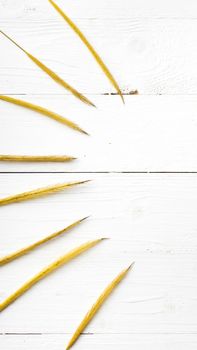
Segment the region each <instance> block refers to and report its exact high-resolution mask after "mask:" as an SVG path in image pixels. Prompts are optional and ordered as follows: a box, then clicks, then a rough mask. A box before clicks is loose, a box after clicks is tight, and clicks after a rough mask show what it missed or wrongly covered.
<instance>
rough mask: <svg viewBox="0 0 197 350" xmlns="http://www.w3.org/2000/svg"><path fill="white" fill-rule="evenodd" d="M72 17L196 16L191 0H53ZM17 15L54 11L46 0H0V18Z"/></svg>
mask: <svg viewBox="0 0 197 350" xmlns="http://www.w3.org/2000/svg"><path fill="white" fill-rule="evenodd" d="M56 2H57V4H58V5H59V6H60V7H62V8H63V9H64V10H65V11H67V13H68V14H69V15H70V16H72V17H78V18H87V17H93V18H104V17H107V18H121V17H124V18H125V17H128V16H129V17H149V18H158V17H159V18H191V19H193V18H197V7H196V1H195V0H189V1H186V0H173V1H170V0H166V1H163V0H149V1H146V0H133V1H130V0H123V1H119V0H108V1H107V2H106V1H105V0H100V1H98V2H94V3H93V2H92V3H91V2H90V1H89V0H75V1H72V0H67V1H66V2H65V1H64V0H56ZM19 17H20V18H21V19H23V20H27V21H28V20H38V19H39V20H40V19H42V18H45V19H51V18H54V11H53V10H52V9H51V6H50V5H49V4H48V3H47V1H39V0H20V3H18V4H17V3H16V2H15V1H14V0H6V1H4V0H0V18H2V19H4V18H19Z"/></svg>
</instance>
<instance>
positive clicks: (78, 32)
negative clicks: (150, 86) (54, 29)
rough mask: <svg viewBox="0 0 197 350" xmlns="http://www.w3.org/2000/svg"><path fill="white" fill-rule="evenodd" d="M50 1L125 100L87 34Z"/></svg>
mask: <svg viewBox="0 0 197 350" xmlns="http://www.w3.org/2000/svg"><path fill="white" fill-rule="evenodd" d="M49 2H50V3H51V5H52V6H53V7H54V8H55V9H56V10H57V12H58V13H59V14H60V15H61V16H62V17H63V18H64V19H65V21H66V22H67V23H68V25H69V26H70V27H71V28H72V29H73V30H74V32H75V33H76V34H77V35H78V37H79V38H80V39H81V41H82V42H83V43H84V44H85V46H86V47H87V48H88V50H89V51H90V53H91V54H92V56H93V57H94V58H95V60H96V62H97V63H98V65H99V66H100V68H101V69H102V71H103V72H104V74H105V75H106V77H107V78H108V79H109V81H110V82H111V84H112V85H113V87H114V88H115V90H116V91H117V93H118V94H119V95H120V97H121V99H122V101H123V102H124V98H123V95H122V92H121V90H120V87H119V85H118V83H117V81H116V80H115V78H114V77H113V75H112V74H111V72H110V71H109V69H108V68H107V66H106V64H105V63H104V62H103V60H102V58H101V57H100V56H99V54H98V53H97V52H96V50H95V49H94V48H93V46H92V45H91V44H90V42H89V41H88V40H87V38H86V37H85V35H84V34H83V33H82V32H81V30H80V29H79V28H78V27H77V26H76V24H75V23H74V22H73V21H72V20H71V19H70V18H69V17H68V16H67V15H66V14H65V12H63V11H62V9H61V8H60V7H59V6H58V5H57V4H56V3H55V2H54V1H53V0H49Z"/></svg>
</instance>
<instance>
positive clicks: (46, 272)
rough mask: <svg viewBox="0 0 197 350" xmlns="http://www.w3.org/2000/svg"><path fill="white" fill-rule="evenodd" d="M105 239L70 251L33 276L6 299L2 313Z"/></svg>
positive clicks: (0, 308) (2, 304) (1, 308)
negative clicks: (37, 284)
mask: <svg viewBox="0 0 197 350" xmlns="http://www.w3.org/2000/svg"><path fill="white" fill-rule="evenodd" d="M102 240H103V238H100V239H97V240H94V241H89V242H86V243H84V244H82V245H80V246H79V247H77V248H74V249H73V250H71V251H69V252H68V253H66V254H65V255H63V256H61V257H60V258H59V259H57V260H55V261H54V262H53V263H52V264H50V265H48V266H47V267H45V268H44V269H42V270H41V271H40V272H39V273H37V274H36V275H35V276H33V277H32V278H31V279H30V280H28V281H27V282H25V283H24V284H23V285H22V286H21V287H20V288H19V289H17V290H16V291H15V292H14V293H13V294H11V295H10V296H9V297H8V298H7V299H5V300H4V301H3V302H2V303H1V304H0V311H2V310H4V309H5V308H6V307H8V306H9V305H10V304H11V303H13V302H14V301H15V300H16V299H18V298H19V297H20V296H21V295H23V294H24V293H25V292H26V291H28V290H29V289H30V288H31V287H32V286H33V285H34V284H36V283H37V282H39V281H40V280H42V279H43V278H44V277H46V276H47V275H49V274H50V273H52V272H53V271H55V270H56V269H58V268H59V267H60V266H62V265H64V264H66V263H67V262H69V261H70V260H72V259H74V258H75V257H77V256H78V255H80V254H82V253H83V252H85V251H86V250H88V249H90V248H92V247H94V246H95V245H96V244H97V243H99V242H101V241H102Z"/></svg>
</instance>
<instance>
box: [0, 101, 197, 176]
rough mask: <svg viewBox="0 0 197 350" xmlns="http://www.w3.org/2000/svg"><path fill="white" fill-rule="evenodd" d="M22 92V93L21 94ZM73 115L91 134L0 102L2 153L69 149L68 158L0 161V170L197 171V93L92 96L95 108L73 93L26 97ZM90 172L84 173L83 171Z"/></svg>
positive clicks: (0, 144) (45, 151)
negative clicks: (80, 102)
mask: <svg viewBox="0 0 197 350" xmlns="http://www.w3.org/2000/svg"><path fill="white" fill-rule="evenodd" d="M25 98H26V97H24V99H25ZM28 101H31V102H33V103H38V104H41V105H43V106H47V107H48V108H51V109H54V110H56V111H57V112H58V113H61V114H63V115H65V116H66V117H68V118H71V119H72V120H73V121H75V122H76V123H78V124H80V125H81V126H82V128H84V129H85V130H87V132H88V133H89V134H90V136H86V135H80V134H79V135H78V134H76V133H75V132H74V131H72V130H69V129H68V128H64V126H62V125H59V124H58V123H56V122H54V121H53V120H48V119H47V118H46V119H45V118H42V116H40V115H38V114H36V113H34V112H31V111H26V110H24V109H23V108H20V107H16V106H13V105H10V104H7V103H6V102H3V101H0V113H1V118H0V139H1V142H0V154H24V153H25V154H32V155H33V154H35V155H36V154H39V153H42V154H46V155H47V154H62V153H65V154H71V155H72V156H74V157H77V158H78V159H77V160H75V161H73V162H71V163H49V164H46V163H44V164H42V163H35V164H34V163H33V164H32V163H29V164H25V163H20V164H19V163H8V162H5V163H3V162H1V163H0V170H1V171H26V172H29V171H45V172H47V171H66V172H83V171H85V172H95V171H100V172H103V171H104V172H105V171H112V172H113V171H114V172H117V171H145V172H149V171H197V162H196V159H197V138H196V135H197V118H196V111H197V98H196V97H195V96H126V104H125V106H123V105H122V104H121V101H120V99H119V98H118V96H105V97H104V96H94V101H95V102H96V104H97V105H98V106H99V108H98V109H97V110H93V109H91V108H90V109H88V108H86V106H81V105H80V107H79V106H78V105H77V104H75V101H74V100H73V98H72V97H69V98H65V97H64V96H43V95H42V96H40V95H39V96H28ZM87 176H88V175H87Z"/></svg>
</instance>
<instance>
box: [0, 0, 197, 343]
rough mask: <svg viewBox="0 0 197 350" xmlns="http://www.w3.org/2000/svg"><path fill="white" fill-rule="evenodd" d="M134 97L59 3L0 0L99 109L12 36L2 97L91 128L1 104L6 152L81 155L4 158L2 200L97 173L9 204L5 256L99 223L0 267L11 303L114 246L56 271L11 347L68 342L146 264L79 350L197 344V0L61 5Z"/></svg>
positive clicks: (2, 13) (2, 64) (10, 323)
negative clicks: (100, 63) (69, 255)
mask: <svg viewBox="0 0 197 350" xmlns="http://www.w3.org/2000/svg"><path fill="white" fill-rule="evenodd" d="M58 4H59V5H60V6H61V7H62V8H63V9H64V10H65V11H66V12H67V14H68V15H70V16H71V17H72V18H73V19H74V20H75V22H76V23H77V24H79V26H80V28H81V29H82V30H83V31H84V33H85V34H86V35H87V36H88V38H89V39H90V41H91V42H92V43H93V44H94V46H95V47H96V48H97V49H98V51H99V53H100V54H101V56H102V57H103V58H104V60H105V62H106V63H107V64H108V65H109V67H110V68H111V70H112V72H113V73H114V75H115V76H116V77H117V79H118V81H119V82H120V85H121V88H122V90H123V91H124V92H125V93H126V94H129V92H130V91H132V90H136V89H137V90H138V92H139V95H126V96H125V100H126V105H125V106H123V105H122V104H121V100H120V98H119V97H118V96H112V95H106V94H110V93H111V92H112V91H113V90H112V88H111V86H110V85H109V83H108V81H107V80H106V79H105V77H104V76H103V75H102V73H101V72H100V70H99V68H98V67H97V65H96V63H95V62H94V60H93V59H92V57H91V56H90V54H89V53H88V52H87V50H86V49H85V48H84V47H83V45H82V44H81V43H80V41H79V39H78V38H77V37H76V35H75V34H74V33H73V32H72V31H71V30H70V29H69V28H68V26H67V25H66V23H65V22H64V21H63V20H62V19H61V17H59V16H58V14H57V13H56V12H55V11H54V10H53V8H52V7H51V6H50V5H49V3H48V2H47V1H44V0H42V1H38V0H20V1H14V0H13V1H12V0H0V27H1V29H2V30H4V31H5V32H7V33H8V34H9V35H10V36H12V37H13V38H14V39H15V40H16V41H17V42H18V43H20V44H21V45H22V46H24V47H25V48H26V49H27V50H29V51H30V52H31V53H32V54H34V55H35V56H37V57H38V58H40V59H41V60H42V61H43V62H44V63H46V64H47V65H48V66H50V67H51V68H52V69H54V70H55V71H56V72H57V73H59V74H60V75H61V76H62V77H64V78H65V80H67V81H68V82H69V83H71V84H73V85H74V86H75V87H76V88H78V89H80V90H81V91H82V92H83V93H86V95H87V96H88V97H89V98H90V99H92V101H93V102H95V103H96V105H97V106H98V109H97V110H95V109H91V108H89V107H87V106H85V105H82V104H81V103H80V102H78V101H77V100H76V99H75V98H74V97H72V96H69V95H68V94H67V92H65V90H64V89H62V88H61V87H60V86H58V85H57V84H56V83H55V82H53V81H52V80H50V78H48V77H47V76H46V75H45V74H44V73H43V72H42V71H40V70H39V69H38V68H37V67H36V66H35V65H34V64H33V63H32V62H31V61H30V60H28V58H27V57H26V56H25V55H24V54H23V53H22V52H20V51H19V50H18V49H17V48H16V47H14V46H13V45H12V44H11V43H10V42H9V41H8V40H6V39H5V38H4V37H2V36H1V37H0V39H1V40H0V93H2V94H10V95H13V96H18V97H20V98H23V99H25V100H27V101H31V102H33V103H37V104H40V105H42V106H44V107H47V108H49V109H52V110H55V111H57V112H59V113H61V114H63V115H65V117H68V118H70V119H72V120H74V121H76V122H77V123H78V124H79V125H80V126H81V127H83V128H84V129H85V130H87V131H88V132H89V133H90V134H91V136H90V137H87V136H85V135H80V134H79V133H77V132H74V131H72V130H70V129H68V128H67V127H64V126H63V125H61V124H58V123H56V122H54V121H52V120H50V119H48V118H47V117H44V116H40V115H39V114H36V113H34V112H30V111H27V110H25V109H22V108H20V107H17V106H13V105H10V104H8V103H6V102H3V101H0V153H1V154H6V153H7V154H14V153H15V154H35V155H36V154H69V155H73V156H76V157H78V159H77V160H76V161H75V162H72V163H67V164H66V163H64V164H61V163H59V164H58V163H54V164H36V163H35V164H17V163H10V164H9V163H2V164H0V171H1V174H0V195H1V197H5V196H7V195H9V194H13V193H18V192H23V191H25V190H30V189H34V188H37V187H41V186H45V185H48V184H55V183H58V182H64V181H72V180H77V179H92V180H93V181H92V182H90V183H89V184H86V185H83V186H79V187H76V188H72V189H69V190H68V191H64V192H61V193H59V194H55V195H51V196H48V197H45V198H41V199H37V200H33V201H29V202H24V203H20V204H13V205H10V206H6V207H1V208H0V226H1V227H0V254H1V255H2V256H3V255H5V254H7V253H10V252H11V251H14V250H16V249H17V248H20V247H22V246H25V245H28V244H29V243H31V242H34V241H36V240H38V239H40V238H41V237H43V236H45V235H47V234H50V233H52V232H54V231H56V230H58V229H61V228H63V227H64V226H66V225H67V224H69V223H71V222H73V221H74V220H77V219H80V218H82V217H83V216H87V215H91V217H90V218H89V220H87V221H86V222H84V223H83V224H81V226H80V227H78V228H75V229H74V230H73V231H72V232H69V233H67V234H65V235H64V236H62V237H61V238H58V239H56V240H55V241H53V242H50V243H48V244H47V245H45V246H43V247H41V248H39V249H37V250H36V251H34V252H32V253H31V254H29V255H28V256H25V257H23V258H21V259H18V260H17V261H15V262H13V263H10V264H9V265H7V266H4V267H1V271H0V300H3V299H4V298H5V297H6V296H8V295H9V294H10V293H11V292H12V291H14V290H15V289H16V288H17V287H18V286H20V284H21V283H23V282H24V281H25V280H26V279H27V278H29V277H30V276H32V275H33V274H34V273H36V272H38V271H39V270H40V269H41V268H42V267H43V266H45V265H47V264H48V263H50V262H51V261H52V260H54V259H55V258H56V257H58V256H59V255H61V254H63V253H64V252H66V251H68V250H70V249H71V248H72V247H74V246H76V245H78V244H80V243H82V242H84V241H86V240H88V239H94V238H97V237H101V236H104V237H109V238H110V240H108V241H105V242H103V243H102V244H100V245H99V246H97V247H95V248H93V249H91V250H90V251H89V252H87V253H86V254H84V255H83V256H80V257H79V258H77V259H76V260H75V261H73V262H72V263H70V264H68V265H66V266H64V267H62V268H61V269H59V270H58V271H56V272H55V273H54V274H53V275H51V276H49V277H47V278H46V279H45V280H43V281H42V282H40V283H39V284H38V285H36V286H35V287H33V288H32V289H31V290H30V291H29V292H28V293H26V294H25V295H24V296H23V297H21V298H20V299H19V300H17V301H16V302H15V303H14V304H13V305H11V306H10V307H9V308H8V309H6V310H5V311H4V312H2V313H1V315H0V348H1V349H3V350H11V349H12V350H13V349H14V350H15V349H17V350H18V349H20V350H26V349H28V350H35V349H39V350H59V349H60V350H61V349H65V346H66V344H67V342H68V340H69V338H70V336H71V333H72V332H73V331H74V330H75V328H76V326H77V325H78V323H79V321H80V320H81V318H82V317H83V316H84V313H85V312H86V311H87V309H88V308H89V307H90V305H91V304H92V302H93V301H95V298H96V297H97V296H98V295H99V293H100V292H101V291H102V289H103V288H104V287H105V286H106V284H107V283H108V282H109V281H110V280H111V279H112V278H113V277H114V276H115V275H116V274H117V273H118V272H119V271H120V270H121V269H122V268H123V267H125V266H127V265H128V264H129V263H130V262H132V261H133V260H135V261H136V265H135V269H134V270H133V272H131V273H129V275H128V276H127V278H126V279H125V281H124V282H123V283H122V284H121V286H119V287H118V289H117V290H116V291H115V293H114V294H113V295H112V296H111V298H110V299H109V300H108V302H107V303H106V304H105V306H104V307H103V308H102V310H101V311H100V312H99V314H98V315H97V316H96V317H95V318H94V320H93V321H92V323H91V324H90V325H89V326H88V328H87V329H86V331H85V334H83V335H82V336H81V337H80V339H79V341H78V342H77V343H76V345H75V348H76V349H84V350H85V349H86V350H88V349H91V350H92V349H99V350H100V349H110V350H112V349H113V350H120V349H121V350H128V349H135V350H156V349H161V350H166V349H169V350H194V349H195V350H196V348H197V298H196V291H197V277H196V274H197V267H196V262H197V255H196V253H197V220H196V208H197V173H196V172H197V137H196V135H197V96H196V94H197V37H196V33H197V3H196V1H192V0H189V1H185V0H181V1H180V0H179V1H178V0H174V1H167V0H166V1H161V0H160V1H158V0H157V1H156V0H149V1H145V0H141V1H134V0H132V1H130V0H123V1H120V0H114V1H111V0H108V1H104V0H100V1H98V2H90V1H88V0H80V1H79V0H74V1H73V0H72V1H71V0H67V1H63V0H59V1H58Z"/></svg>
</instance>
